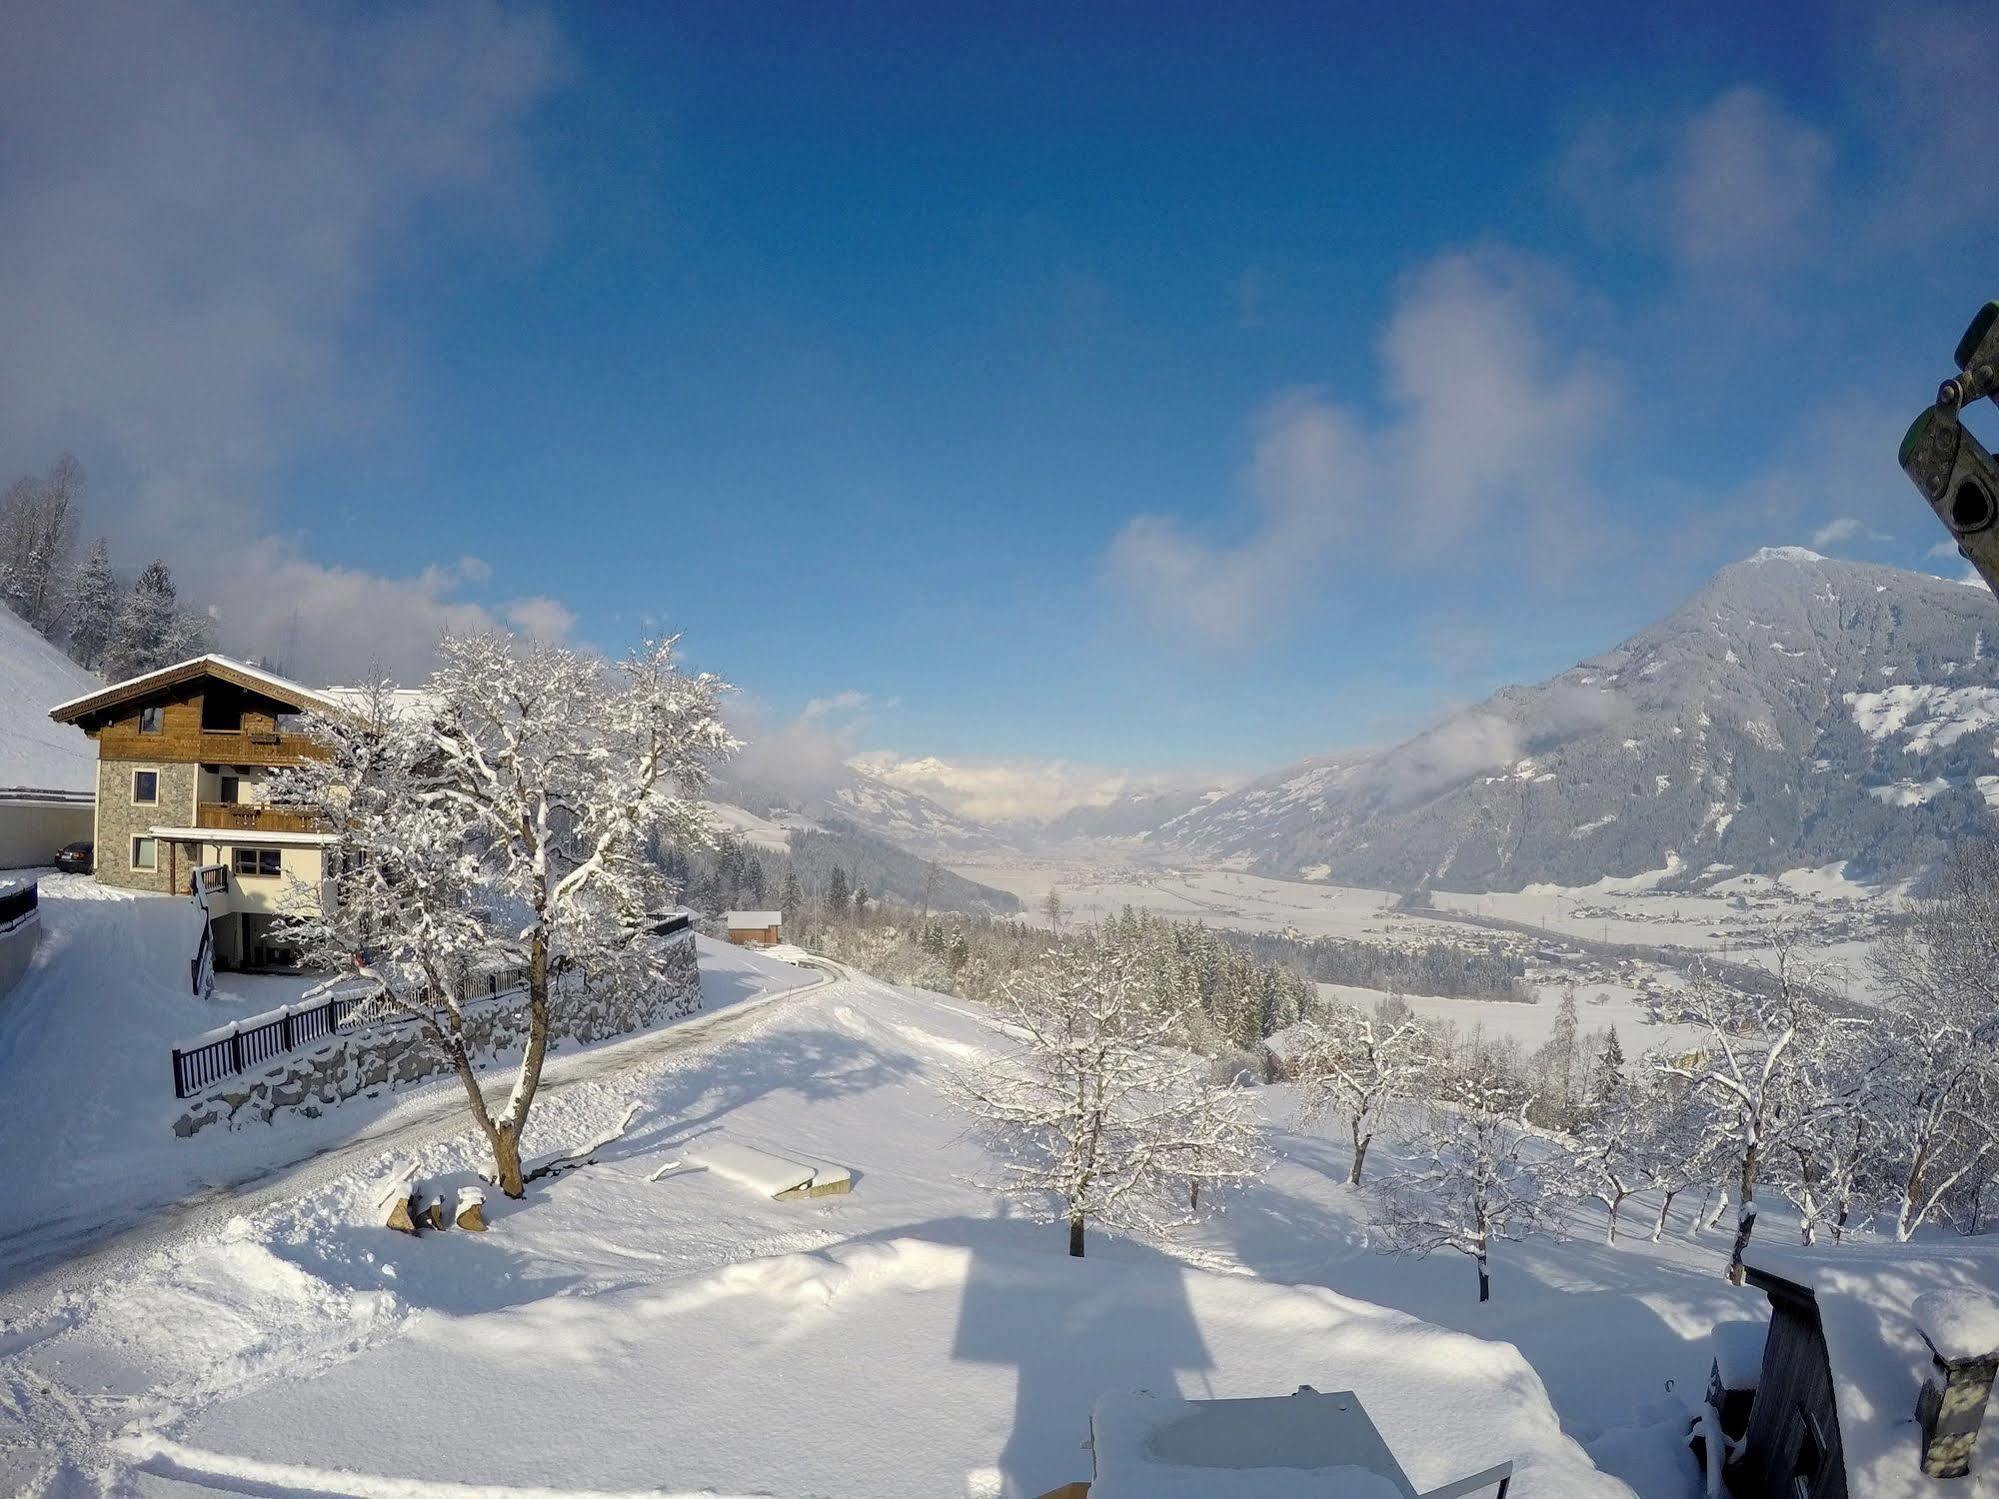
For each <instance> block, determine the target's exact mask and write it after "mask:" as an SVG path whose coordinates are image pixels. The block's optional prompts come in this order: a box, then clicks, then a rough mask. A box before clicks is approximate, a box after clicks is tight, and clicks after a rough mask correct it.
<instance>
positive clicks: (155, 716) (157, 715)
mask: <svg viewBox="0 0 1999 1499" xmlns="http://www.w3.org/2000/svg"><path fill="white" fill-rule="evenodd" d="M166 717H167V710H166V709H164V708H162V707H160V706H159V704H157V703H155V704H154V705H153V706H152V707H150V708H141V709H140V710H139V732H140V733H141V734H157V733H159V732H160V731H161V730H162V729H164V728H165V727H166Z"/></svg>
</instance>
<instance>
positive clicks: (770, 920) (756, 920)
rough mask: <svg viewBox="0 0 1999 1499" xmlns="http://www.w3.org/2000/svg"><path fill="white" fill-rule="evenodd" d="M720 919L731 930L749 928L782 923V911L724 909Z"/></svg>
mask: <svg viewBox="0 0 1999 1499" xmlns="http://www.w3.org/2000/svg"><path fill="white" fill-rule="evenodd" d="M722 920H723V921H725V922H727V923H728V925H729V929H730V930H731V931H738V930H749V929H751V928H755V927H766V926H782V925H784V912H782V911H724V912H723V913H722Z"/></svg>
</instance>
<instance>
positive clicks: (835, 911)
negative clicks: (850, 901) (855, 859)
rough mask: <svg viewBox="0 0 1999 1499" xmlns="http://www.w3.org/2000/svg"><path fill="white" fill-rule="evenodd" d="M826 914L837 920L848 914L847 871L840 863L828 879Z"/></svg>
mask: <svg viewBox="0 0 1999 1499" xmlns="http://www.w3.org/2000/svg"><path fill="white" fill-rule="evenodd" d="M826 914H827V915H828V916H830V917H832V919H833V920H835V921H844V920H845V919H846V916H847V871H846V870H845V869H843V868H841V867H840V866H839V865H838V864H835V865H834V866H833V873H832V874H831V875H829V876H828V877H827V880H826Z"/></svg>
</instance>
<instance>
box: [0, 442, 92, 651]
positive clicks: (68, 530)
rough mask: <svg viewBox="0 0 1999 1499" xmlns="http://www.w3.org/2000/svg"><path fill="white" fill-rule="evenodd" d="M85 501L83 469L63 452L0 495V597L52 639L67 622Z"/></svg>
mask: <svg viewBox="0 0 1999 1499" xmlns="http://www.w3.org/2000/svg"><path fill="white" fill-rule="evenodd" d="M82 503H83V469H82V468H81V467H80V466H79V465H78V463H77V461H76V460H75V459H74V458H72V457H71V456H70V455H69V454H67V453H64V454H63V455H62V456H61V457H59V458H58V459H56V461H55V462H54V463H53V464H51V465H50V466H49V471H48V472H47V473H46V474H44V475H42V476H41V477H40V478H24V479H17V480H15V481H14V483H13V484H11V485H9V486H8V488H7V491H6V493H5V494H4V495H0V599H4V600H5V602H6V603H7V606H8V607H9V608H11V609H12V610H13V611H14V612H15V613H16V614H18V615H20V616H21V618H22V619H24V620H26V621H27V622H28V623H29V624H31V625H33V626H34V627H35V628H36V629H37V630H39V631H41V632H42V634H44V635H46V636H48V637H49V638H50V639H51V640H55V639H60V638H61V636H62V634H63V632H64V630H65V628H66V627H67V624H68V619H69V609H70V604H71V602H72V598H73V595H72V593H71V590H70V586H69V585H70V578H69V571H70V554H71V552H72V551H73V550H74V549H75V546H76V521H77V512H78V510H79V509H80V508H81V506H82Z"/></svg>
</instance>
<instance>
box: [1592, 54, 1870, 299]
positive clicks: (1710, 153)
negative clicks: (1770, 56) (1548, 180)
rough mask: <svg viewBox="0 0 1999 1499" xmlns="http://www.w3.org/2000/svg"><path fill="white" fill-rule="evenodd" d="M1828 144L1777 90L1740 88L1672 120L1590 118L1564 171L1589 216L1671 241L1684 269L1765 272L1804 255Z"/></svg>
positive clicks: (1819, 200) (1821, 195)
mask: <svg viewBox="0 0 1999 1499" xmlns="http://www.w3.org/2000/svg"><path fill="white" fill-rule="evenodd" d="M1832 165H1833V149H1832V144H1831V142H1830V141H1829V140H1828V139H1827V137H1826V136H1825V135H1824V134H1823V133H1821V132H1820V131H1818V130H1816V129H1814V128H1813V127H1812V126H1810V125H1808V124H1806V123H1805V122H1803V121H1802V120H1799V119H1797V118H1795V117H1794V116H1792V115H1791V114H1789V113H1788V112H1787V111H1786V110H1785V108H1784V106H1783V105H1782V104H1781V103H1780V102H1778V101H1777V100H1776V99H1774V98H1772V97H1771V96H1770V95H1769V94H1767V93H1765V92H1763V91H1762V90H1760V89H1754V88H1732V89H1728V90H1726V91H1725V92H1723V93H1721V94H1719V95H1717V96H1716V97H1715V98H1714V99H1713V100H1711V101H1709V102H1708V103H1707V104H1706V105H1705V106H1703V107H1702V108H1700V109H1698V110H1695V111H1694V112H1692V113H1691V114H1688V115H1686V116H1684V117H1681V118H1679V119H1677V120H1674V121H1670V122H1666V123H1663V124H1662V123H1647V122H1644V121H1642V120H1641V121H1634V120H1633V119H1632V118H1631V117H1630V116H1629V115H1619V116H1618V117H1616V118H1614V119H1599V120H1593V121H1591V122H1589V123H1588V124H1587V125H1585V126H1584V127H1583V128H1582V129H1581V130H1580V131H1579V132H1578V133H1577V136H1576V138H1575V140H1574V141H1572V142H1571V143H1570V146H1569V148H1568V150H1567V152H1566V153H1565V154H1564V156H1563V159H1562V161H1561V164H1560V167H1559V169H1558V172H1557V179H1558V181H1559V183H1560V184H1561V186H1562V188H1563V190H1564V191H1565V192H1566V193H1567V195H1568V196H1569V197H1570V198H1571V199H1572V200H1573V201H1574V202H1575V204H1576V205H1577V207H1578V208H1579V209H1580V210H1581V211H1582V213H1583V215H1584V216H1585V218H1586V219H1588V220H1589V221H1591V222H1592V223H1594V224H1595V225H1596V226H1597V227H1598V228H1600V229H1602V230H1605V231H1606V232H1611V233H1617V234H1621V235H1626V236H1629V237H1632V238H1635V239H1638V240H1640V241H1641V242H1642V243H1646V244H1657V245H1661V246H1664V247H1665V248H1666V249H1667V250H1668V251H1669V252H1670V254H1671V256H1672V258H1673V260H1674V262H1675V263H1676V264H1677V265H1679V266H1680V267H1681V268H1682V269H1683V270H1686V271H1689V272H1692V273H1695V274H1700V275H1710V274H1713V273H1717V272H1722V273H1740V272H1743V271H1761V270H1764V269H1767V268H1769V267H1772V266H1774V265H1776V264H1778V263H1780V262H1784V261H1788V260H1789V259H1791V258H1792V257H1794V256H1796V255H1798V254H1799V253H1801V252H1802V251H1804V250H1805V249H1806V248H1807V247H1808V245H1809V244H1810V242H1811V236H1812V232H1813V230H1814V228H1815V227H1816V226H1817V224H1818V220H1819V216H1820V213H1821V210H1822V208H1823V205H1824V199H1825V193H1826V184H1827V179H1828V177H1829V175H1830V173H1831V170H1832Z"/></svg>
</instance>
